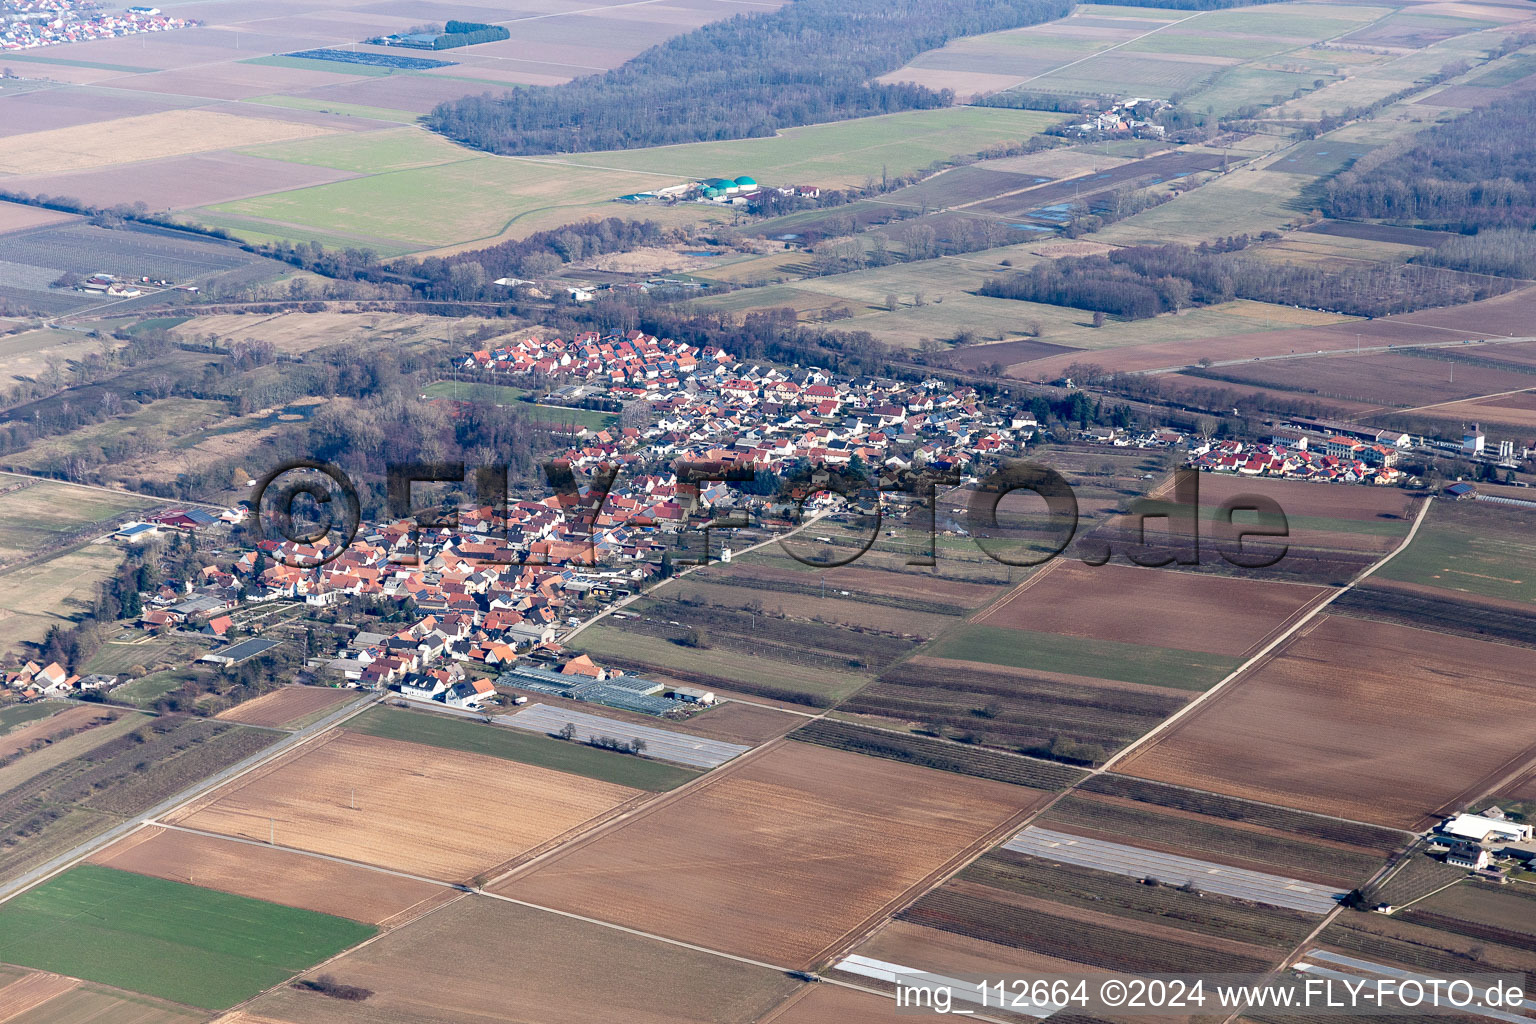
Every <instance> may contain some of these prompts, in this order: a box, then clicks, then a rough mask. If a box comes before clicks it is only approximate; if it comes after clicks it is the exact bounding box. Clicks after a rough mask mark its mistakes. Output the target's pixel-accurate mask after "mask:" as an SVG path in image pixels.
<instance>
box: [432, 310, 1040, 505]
mask: <svg viewBox="0 0 1536 1024" xmlns="http://www.w3.org/2000/svg"><path fill="white" fill-rule="evenodd" d="M463 367H464V368H465V369H472V370H480V371H486V372H490V373H493V374H510V375H515V376H516V375H521V376H530V375H533V374H543V375H546V376H556V375H558V376H569V377H571V378H574V379H575V380H577V381H581V382H584V387H576V388H566V389H563V394H562V397H563V398H565V399H566V400H571V399H574V398H581V397H603V398H608V399H614V400H618V401H622V402H643V403H645V406H646V408H647V415H646V417H645V418H644V419H645V423H646V424H647V425H645V426H640V427H624V428H614V429H606V430H586V431H583V432H582V433H581V434H579V435H578V437H580V439H581V442H582V443H580V444H579V445H577V446H575V447H573V448H572V449H571V450H570V451H568V452H566V453H565V456H566V458H568V459H569V460H570V462H571V463H572V465H573V466H576V467H578V468H587V467H592V466H596V465H600V464H618V465H625V464H630V465H633V464H639V463H654V462H658V461H668V462H675V461H677V460H680V459H688V460H693V461H708V462H715V463H720V464H724V465H727V466H736V467H742V468H747V469H751V470H753V471H756V470H767V471H770V472H772V471H775V470H778V469H780V468H782V467H784V466H786V465H789V464H793V463H796V462H798V461H799V460H802V459H805V460H808V461H810V462H811V463H812V464H814V465H817V466H839V465H847V464H848V463H850V462H852V461H853V459H854V458H856V457H857V458H859V459H861V460H862V461H863V462H864V464H865V465H866V466H868V467H869V468H870V469H872V470H876V471H878V470H880V469H890V470H904V469H910V468H914V467H933V468H936V469H948V468H957V467H963V466H967V465H969V464H971V463H973V462H976V461H978V460H985V459H988V458H996V457H1000V456H1004V455H1010V454H1015V453H1017V452H1019V451H1021V450H1022V448H1023V445H1024V443H1025V441H1027V440H1028V439H1029V438H1030V437H1031V436H1032V435H1033V432H1034V429H1035V427H1036V423H1035V420H1034V417H1032V416H1030V415H1029V414H1027V413H1014V412H1006V411H1002V410H997V409H993V408H990V407H988V406H986V405H985V404H984V403H983V402H982V401H981V399H980V398H979V396H978V395H977V393H976V391H975V389H974V388H970V387H966V386H956V385H954V384H951V383H946V382H943V381H939V380H935V379H930V380H927V381H923V382H921V383H918V384H911V383H904V382H899V381H894V380H888V379H882V378H875V377H861V378H853V379H846V378H842V377H840V376H838V375H835V374H832V373H829V372H826V371H823V370H820V369H817V368H814V367H812V368H809V369H803V370H796V371H786V370H782V369H779V368H776V367H771V366H765V365H755V364H746V363H740V362H738V361H736V360H735V359H734V358H733V357H732V356H731V355H730V354H729V353H728V352H725V351H723V350H721V349H717V348H713V347H706V348H704V349H695V348H693V347H691V346H688V345H682V344H679V343H677V342H673V341H669V340H664V339H657V338H654V337H650V336H648V335H645V334H642V333H640V332H638V331H630V332H628V333H627V334H621V335H610V336H607V337H603V336H599V335H597V334H596V333H588V334H582V335H578V336H577V337H576V338H574V339H572V340H571V341H569V342H563V341H560V340H558V339H555V340H542V339H538V338H529V339H525V340H523V341H520V342H516V343H514V344H512V345H509V346H506V347H504V348H498V349H495V350H490V351H480V352H474V353H471V354H470V355H468V356H467V357H465V359H464V361H463ZM656 485H657V479H656V478H654V477H651V478H646V480H645V483H644V486H645V487H651V488H654V486H656ZM646 494H648V495H653V494H654V492H653V491H651V490H647V491H646Z"/></svg>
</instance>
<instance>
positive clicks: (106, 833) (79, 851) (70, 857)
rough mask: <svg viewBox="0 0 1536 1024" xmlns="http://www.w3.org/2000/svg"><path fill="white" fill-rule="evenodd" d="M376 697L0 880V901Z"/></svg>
mask: <svg viewBox="0 0 1536 1024" xmlns="http://www.w3.org/2000/svg"><path fill="white" fill-rule="evenodd" d="M377 700H378V697H377V695H375V694H370V695H369V699H368V700H364V701H360V702H357V703H355V704H350V705H348V706H346V707H343V708H341V709H340V710H338V711H336V712H335V713H333V714H332V715H330V716H329V717H327V718H322V719H321V720H320V721H319V722H316V723H314V724H313V725H311V726H309V727H308V729H307V730H300V731H299V732H292V733H288V734H287V736H286V738H283V739H279V740H277V742H275V743H273V744H272V745H271V746H268V747H266V748H265V749H263V750H259V751H257V752H256V753H254V754H252V755H251V756H250V757H248V758H245V759H244V760H243V761H237V762H235V763H234V764H233V765H230V766H229V767H227V768H225V769H223V770H222V771H219V772H216V773H214V774H213V775H212V776H210V777H209V778H207V779H202V780H200V781H198V782H196V783H194V784H193V785H191V786H189V787H187V788H186V789H183V790H181V791H179V792H177V793H173V794H171V796H169V797H167V798H166V799H165V800H162V801H160V802H159V803H158V804H155V805H154V806H152V807H150V808H149V809H148V810H146V811H144V812H143V813H142V814H140V815H134V816H132V817H130V818H129V819H128V820H127V821H124V822H120V823H119V824H117V825H113V826H111V827H110V828H107V829H105V830H103V831H101V832H98V833H97V834H96V835H94V836H92V837H91V838H89V839H86V840H84V841H83V842H81V843H79V844H77V845H76V846H74V847H73V848H72V849H70V850H67V851H65V852H64V853H62V854H60V855H59V856H57V857H55V858H53V859H52V860H49V861H45V862H44V863H42V864H40V865H38V866H37V867H35V868H33V869H31V870H30V871H27V872H24V873H23V874H20V875H18V876H16V877H15V878H12V879H9V880H7V881H6V882H4V883H3V884H0V904H3V903H5V902H7V901H9V900H12V899H15V898H16V897H17V896H20V895H21V894H22V893H24V892H27V891H28V890H30V889H33V888H35V887H36V886H39V885H41V884H43V883H44V882H47V881H49V880H50V879H52V878H54V877H56V876H58V875H61V874H63V873H64V872H65V871H68V870H69V869H70V868H73V867H75V866H77V865H78V864H80V863H82V862H83V861H85V860H87V859H89V858H90V857H91V855H92V854H94V853H96V851H98V850H100V849H102V848H103V847H106V846H109V845H111V844H112V843H114V842H116V841H117V840H119V839H122V838H124V837H125V836H130V835H133V834H134V833H135V832H137V831H139V829H141V828H143V827H144V826H145V825H146V824H147V823H148V822H150V821H152V820H154V819H156V818H158V817H160V816H161V815H165V814H173V813H175V812H177V811H179V810H181V809H182V808H183V807H185V806H186V805H188V804H191V803H193V802H195V801H197V800H200V799H202V798H203V797H205V796H208V795H209V794H210V793H213V792H216V791H218V790H219V789H221V788H222V787H224V786H226V785H228V784H229V783H231V782H235V781H237V780H239V779H241V778H244V777H245V776H246V775H248V774H249V773H251V772H253V771H256V770H257V769H259V768H262V767H264V766H266V765H267V764H268V763H269V762H271V761H273V760H276V759H278V758H280V757H282V756H283V755H285V754H287V753H289V752H290V751H292V750H294V749H296V748H298V747H302V746H303V745H304V744H306V743H308V742H309V741H310V740H313V739H315V738H317V737H319V736H323V735H325V734H326V733H328V732H330V731H331V730H333V729H335V728H336V727H337V726H339V725H341V724H343V723H344V722H346V721H348V720H349V719H351V718H353V717H355V716H357V715H360V714H362V712H363V711H365V710H366V709H367V708H369V707H371V706H372V705H373V704H374V703H376V702H377Z"/></svg>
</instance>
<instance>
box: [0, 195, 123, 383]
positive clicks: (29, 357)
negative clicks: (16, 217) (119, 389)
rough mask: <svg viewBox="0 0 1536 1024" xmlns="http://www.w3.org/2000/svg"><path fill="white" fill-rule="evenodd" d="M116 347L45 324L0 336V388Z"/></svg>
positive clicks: (44, 377) (45, 375)
mask: <svg viewBox="0 0 1536 1024" xmlns="http://www.w3.org/2000/svg"><path fill="white" fill-rule="evenodd" d="M21 209H24V210H25V209H31V207H25V206H24V207H21ZM115 347H116V342H114V341H111V340H110V339H104V338H90V337H87V336H85V335H83V334H80V333H79V332H77V331H59V330H53V329H51V328H46V327H44V328H39V329H37V330H30V331H21V332H20V333H18V334H8V335H4V336H0V391H3V390H4V389H7V388H9V387H10V386H11V385H13V384H19V383H22V382H26V381H40V380H47V379H48V377H49V375H50V374H51V373H53V372H54V368H55V367H58V368H60V369H61V370H62V369H63V368H66V367H69V366H71V365H72V364H76V363H78V362H79V361H80V360H81V359H83V358H84V357H85V356H87V355H90V354H91V353H93V352H102V351H103V350H105V349H110V348H115Z"/></svg>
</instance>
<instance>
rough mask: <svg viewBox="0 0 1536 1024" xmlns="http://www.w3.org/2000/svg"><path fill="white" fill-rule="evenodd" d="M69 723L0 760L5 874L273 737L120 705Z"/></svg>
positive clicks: (1, 868) (0, 859) (1, 866)
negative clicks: (105, 717)
mask: <svg viewBox="0 0 1536 1024" xmlns="http://www.w3.org/2000/svg"><path fill="white" fill-rule="evenodd" d="M94 721H96V720H92V722H94ZM86 726H90V727H88V728H87V727H86ZM76 728H77V729H79V730H80V731H76V732H74V733H72V734H71V735H68V736H63V735H61V736H59V737H55V738H54V739H53V741H52V742H49V743H47V744H46V745H43V746H41V747H39V748H37V749H35V750H31V751H29V752H23V753H21V754H19V755H18V756H16V757H15V758H14V759H12V760H11V761H10V763H9V764H6V765H5V766H4V767H0V830H3V835H0V840H3V843H4V845H3V848H0V873H4V874H5V875H6V876H11V875H14V874H17V873H19V872H21V871H23V870H25V869H28V868H31V867H35V866H36V865H38V864H41V863H43V862H45V861H47V860H48V859H49V858H51V857H53V856H56V855H57V854H59V853H62V852H64V851H66V850H68V849H70V848H71V847H73V846H74V845H76V844H77V843H79V842H82V841H84V840H85V839H87V838H89V837H91V836H94V835H96V834H97V833H99V832H101V831H103V830H104V829H106V828H108V827H110V826H112V825H116V824H118V823H120V822H122V821H126V820H128V819H129V818H131V817H133V816H134V815H136V814H143V813H144V812H146V811H148V810H150V809H151V808H153V807H155V806H157V805H158V804H160V803H162V802H163V801H165V800H167V799H169V798H171V797H173V796H176V795H177V794H178V793H181V792H184V791H185V790H187V789H188V788H190V787H192V786H194V785H196V784H197V783H198V782H200V781H202V780H204V779H207V778H209V777H210V776H212V775H214V774H215V773H216V772H218V771H221V770H222V769H225V768H228V767H229V766H231V765H234V764H238V763H239V762H240V761H242V760H244V759H245V758H248V757H251V756H252V755H254V754H257V753H259V752H261V751H262V750H264V749H265V748H267V747H268V746H270V745H271V744H272V741H273V739H274V738H275V737H274V735H273V734H272V733H271V732H268V731H266V730H259V729H246V728H241V727H239V726H231V725H226V724H224V723H214V722H208V721H203V720H199V719H195V718H190V717H186V716H163V717H160V718H156V719H152V720H146V719H145V718H144V717H143V716H141V715H137V714H126V715H122V716H121V717H118V718H116V719H115V720H112V721H108V722H106V723H105V724H91V722H85V723H81V724H80V725H78V726H77V727H76Z"/></svg>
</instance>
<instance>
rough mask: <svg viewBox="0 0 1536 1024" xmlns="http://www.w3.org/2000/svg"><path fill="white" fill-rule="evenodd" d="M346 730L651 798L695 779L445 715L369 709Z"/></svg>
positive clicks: (673, 769)
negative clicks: (640, 792)
mask: <svg viewBox="0 0 1536 1024" xmlns="http://www.w3.org/2000/svg"><path fill="white" fill-rule="evenodd" d="M346 728H347V729H349V730H352V731H354V732H361V733H366V734H367V735H369V736H382V737H384V738H385V739H391V740H409V741H410V742H412V743H426V744H429V745H431V746H434V747H444V748H446V749H448V750H463V751H465V752H467V753H471V754H486V755H488V756H490V757H499V758H502V759H503V760H507V761H521V762H522V763H523V764H531V765H537V766H538V767H540V768H552V769H554V770H555V771H560V772H569V773H570V774H572V775H582V776H585V777H586V778H589V779H598V780H600V781H603V782H612V783H615V784H617V785H620V786H634V787H635V788H636V789H647V790H650V791H651V792H653V793H662V792H665V791H666V790H669V789H675V788H677V787H678V786H681V785H682V784H683V783H685V782H687V781H688V780H690V779H693V778H695V777H697V776H698V774H699V773H698V772H694V771H689V770H688V769H686V768H679V767H677V766H675V765H670V764H664V763H662V762H661V761H651V760H648V759H646V758H643V757H635V756H634V755H632V754H619V753H615V752H614V751H611V750H600V749H598V748H597V747H591V746H587V745H586V744H584V743H571V742H568V741H566V740H557V739H553V738H551V737H547V736H540V735H538V734H537V733H529V732H519V731H518V730H516V729H509V728H505V727H502V726H496V725H486V724H485V723H483V722H471V721H469V720H467V719H462V718H449V717H448V716H447V715H435V714H432V713H431V712H427V711H403V710H400V709H399V708H382V707H376V708H370V709H368V710H367V711H366V712H364V713H363V714H361V715H358V716H357V717H356V718H354V719H352V720H351V721H349V722H348V723H347V725H346Z"/></svg>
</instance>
